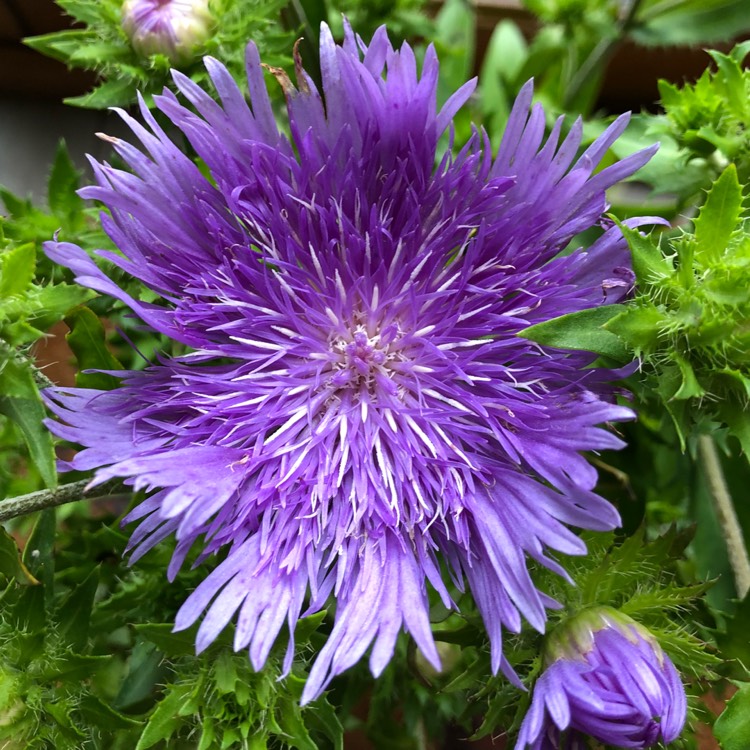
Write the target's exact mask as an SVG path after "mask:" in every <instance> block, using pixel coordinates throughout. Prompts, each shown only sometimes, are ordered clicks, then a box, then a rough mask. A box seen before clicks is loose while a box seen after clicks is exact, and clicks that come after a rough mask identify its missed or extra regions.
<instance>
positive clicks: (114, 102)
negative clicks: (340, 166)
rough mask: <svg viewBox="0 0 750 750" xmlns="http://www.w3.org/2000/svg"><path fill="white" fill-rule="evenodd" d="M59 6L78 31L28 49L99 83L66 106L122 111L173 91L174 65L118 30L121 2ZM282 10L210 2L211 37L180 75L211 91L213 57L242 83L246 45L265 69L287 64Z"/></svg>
mask: <svg viewBox="0 0 750 750" xmlns="http://www.w3.org/2000/svg"><path fill="white" fill-rule="evenodd" d="M57 4H58V5H59V6H60V8H61V9H62V10H63V11H64V12H65V13H67V14H68V15H69V16H71V17H72V18H73V19H74V20H75V21H77V22H78V23H79V24H81V25H82V28H75V29H69V30H66V31H57V32H54V33H51V34H45V35H43V36H36V37H31V38H29V39H27V40H26V43H27V44H28V45H29V46H30V47H32V48H33V49H35V50H37V51H38V52H41V53H42V54H45V55H48V56H49V57H53V58H55V59H56V60H61V61H62V62H64V63H66V64H67V65H69V66H71V67H78V68H85V69H88V70H94V71H96V72H97V73H98V74H99V76H100V78H101V83H99V84H98V85H97V87H96V88H95V89H94V90H93V91H91V92H89V93H88V94H85V95H84V96H78V97H74V98H72V99H68V100H67V101H68V103H69V104H73V105H76V106H80V107H88V108H92V109H106V108H107V107H111V106H123V105H127V104H131V103H133V102H134V101H135V100H136V92H138V91H140V92H141V93H143V94H144V95H145V96H146V99H147V101H148V102H150V101H151V96H152V95H153V94H156V93H160V92H161V90H162V89H163V88H164V87H165V86H171V85H172V83H171V77H170V72H169V71H170V69H171V67H172V63H170V61H169V60H168V59H167V57H165V56H164V55H161V54H152V55H148V56H146V57H142V56H140V55H139V54H138V53H136V51H135V50H134V49H133V48H132V46H131V44H130V41H129V39H128V38H127V36H126V34H125V32H124V31H123V29H122V27H121V6H122V0H57ZM286 5H287V0H271V2H269V1H268V0H263V1H262V2H261V0H214V2H213V3H212V5H211V11H212V13H213V16H214V19H215V33H213V34H212V35H211V36H210V37H209V38H208V39H207V40H206V41H205V43H204V44H202V45H201V46H199V47H198V48H197V49H196V50H195V54H194V57H193V59H192V60H190V61H187V62H185V63H183V64H180V65H179V66H178V67H179V69H180V70H182V72H183V73H185V74H187V75H189V76H190V77H191V78H193V80H195V81H196V82H197V83H199V84H201V85H203V86H208V87H210V83H209V79H208V74H207V73H206V70H205V68H204V67H203V64H202V62H201V59H202V57H203V56H204V55H212V56H213V57H216V58H218V59H219V60H221V61H222V62H223V63H225V64H226V65H227V67H228V68H229V70H230V71H231V72H232V74H233V75H234V76H235V78H236V79H237V80H240V81H241V80H243V79H244V65H245V62H244V60H245V46H246V45H247V42H248V41H249V40H250V39H253V40H254V41H255V42H256V44H257V45H258V47H259V49H261V50H263V57H264V61H265V62H267V63H268V64H269V65H274V66H282V65H285V64H288V63H290V62H291V61H290V58H289V51H290V50H291V48H292V44H293V42H294V39H295V36H296V35H297V32H298V30H299V26H298V19H295V18H294V17H293V16H292V17H290V27H289V28H288V29H287V30H285V29H282V28H281V27H280V26H279V22H278V18H279V14H280V13H281V12H282V10H283V9H284V7H285V6H286ZM303 5H304V3H303ZM307 5H310V3H307ZM311 30H312V32H314V34H315V38H317V28H312V29H309V28H308V29H306V31H307V32H310V31H311Z"/></svg>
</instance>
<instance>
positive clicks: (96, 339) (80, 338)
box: [65, 307, 122, 390]
mask: <svg viewBox="0 0 750 750" xmlns="http://www.w3.org/2000/svg"><path fill="white" fill-rule="evenodd" d="M65 323H66V324H67V326H68V328H70V333H68V335H67V336H66V337H65V338H66V340H67V342H68V344H69V346H70V348H71V349H72V350H73V354H75V355H76V359H77V360H78V368H79V370H80V371H81V372H79V373H78V374H77V375H76V385H78V386H80V387H82V388H98V389H102V390H109V389H111V388H114V387H116V386H117V385H119V380H118V379H117V378H115V377H113V376H112V375H107V374H106V373H101V372H84V371H85V370H89V369H97V370H121V369H122V365H121V364H120V363H119V362H118V361H117V359H116V358H115V356H114V355H113V354H112V353H111V352H110V351H109V349H108V348H107V344H106V339H105V333H104V326H102V323H101V321H100V320H99V318H97V317H96V315H95V314H94V313H93V312H92V311H91V310H89V308H88V307H78V308H76V309H75V310H73V311H72V312H71V313H70V315H68V316H67V317H66V318H65Z"/></svg>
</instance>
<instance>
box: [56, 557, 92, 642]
mask: <svg viewBox="0 0 750 750" xmlns="http://www.w3.org/2000/svg"><path fill="white" fill-rule="evenodd" d="M98 586H99V566H98V565H97V566H96V567H95V568H94V569H93V570H92V571H91V572H90V573H89V574H88V576H86V578H85V579H84V580H83V582H81V583H79V584H78V585H76V586H75V587H74V588H73V590H72V591H71V592H70V594H69V595H68V597H67V598H66V599H65V601H64V602H63V603H62V604H61V605H60V608H59V610H58V620H59V622H60V627H59V631H58V632H59V634H60V638H61V640H62V641H63V642H64V643H67V644H68V645H69V646H70V647H71V648H73V649H74V650H76V651H80V650H82V649H83V648H84V646H86V643H87V641H88V637H89V622H90V620H91V609H92V607H93V606H94V597H95V596H96V590H97V588H98Z"/></svg>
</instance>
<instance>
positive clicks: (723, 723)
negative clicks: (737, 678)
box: [714, 682, 750, 750]
mask: <svg viewBox="0 0 750 750" xmlns="http://www.w3.org/2000/svg"><path fill="white" fill-rule="evenodd" d="M737 684H738V685H739V688H740V689H739V690H738V691H737V692H736V693H735V694H734V696H732V698H731V700H730V701H729V703H727V706H726V708H725V709H724V710H723V711H722V713H721V716H719V718H718V719H716V722H715V723H714V736H715V737H716V739H717V740H719V742H720V743H721V747H722V750H747V748H749V747H750V684H749V683H746V682H745V683H737Z"/></svg>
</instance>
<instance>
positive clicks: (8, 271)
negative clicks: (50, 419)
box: [0, 242, 91, 487]
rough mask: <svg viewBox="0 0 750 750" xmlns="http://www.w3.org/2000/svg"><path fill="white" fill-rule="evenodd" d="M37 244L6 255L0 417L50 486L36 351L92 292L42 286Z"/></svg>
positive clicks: (1, 273)
mask: <svg viewBox="0 0 750 750" xmlns="http://www.w3.org/2000/svg"><path fill="white" fill-rule="evenodd" d="M36 262H37V256H36V247H35V246H34V244H33V243H31V242H25V243H23V244H18V245H15V244H13V243H11V244H9V245H7V246H6V247H5V248H4V249H2V250H0V413H2V414H3V415H4V416H5V417H6V418H7V419H9V420H10V421H11V422H12V423H13V424H14V425H16V426H17V427H18V429H19V430H20V432H21V434H22V435H23V438H24V440H25V442H26V445H27V447H28V451H29V455H30V457H31V459H32V461H33V462H34V464H35V465H36V468H37V469H38V470H39V472H40V474H41V476H42V479H43V481H44V483H45V484H46V485H47V486H48V487H53V486H54V485H55V483H56V481H57V473H56V471H55V457H54V452H53V449H52V439H51V436H50V435H49V433H48V432H47V430H46V429H45V428H44V427H43V425H42V420H43V419H44V416H45V414H44V408H43V406H42V402H41V399H40V396H39V391H38V385H37V380H39V379H40V378H41V376H40V375H39V374H38V371H37V370H36V368H35V367H34V365H33V363H32V358H31V355H30V352H29V348H30V346H31V345H32V344H33V343H34V342H35V341H37V340H38V339H39V338H41V337H42V336H43V335H44V333H45V332H46V331H47V329H48V328H49V327H50V326H51V325H52V324H53V323H55V322H56V321H58V320H60V319H61V318H62V317H63V316H64V315H65V313H66V312H67V311H68V310H69V309H70V308H71V307H73V306H74V305H77V304H79V303H81V302H83V301H84V300H85V299H88V298H89V297H90V296H91V294H90V292H88V291H86V290H85V289H82V288H80V287H78V286H73V285H70V284H66V283H59V284H50V283H37V281H36V280H35V276H36Z"/></svg>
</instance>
